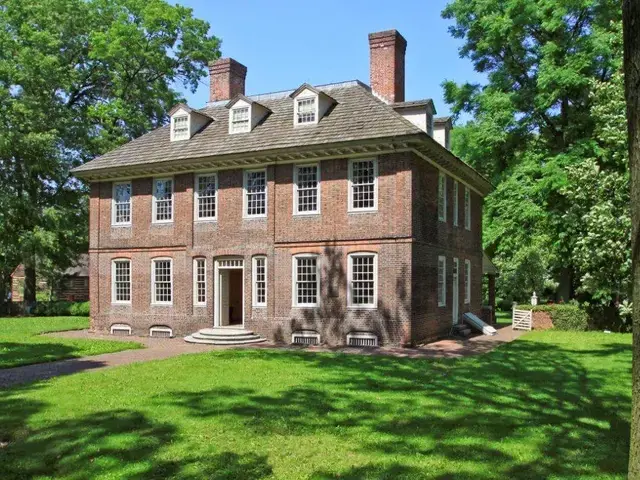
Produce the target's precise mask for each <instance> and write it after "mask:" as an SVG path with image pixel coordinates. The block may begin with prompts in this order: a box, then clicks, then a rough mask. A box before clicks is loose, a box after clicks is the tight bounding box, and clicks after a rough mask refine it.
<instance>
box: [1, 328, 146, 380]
mask: <svg viewBox="0 0 640 480" xmlns="http://www.w3.org/2000/svg"><path fill="white" fill-rule="evenodd" d="M88 327H89V319H88V318H85V317H21V318H0V369H2V368H11V367H17V366H19V365H29V364H32V363H44V362H52V361H54V360H61V359H63V358H76V357H84V356H87V355H99V354H101V353H109V352H119V351H121V350H128V349H131V348H140V347H141V345H140V344H139V343H135V342H118V341H105V340H84V339H71V338H55V337H49V336H41V335H40V334H42V333H46V332H59V331H63V330H81V329H84V328H88Z"/></svg>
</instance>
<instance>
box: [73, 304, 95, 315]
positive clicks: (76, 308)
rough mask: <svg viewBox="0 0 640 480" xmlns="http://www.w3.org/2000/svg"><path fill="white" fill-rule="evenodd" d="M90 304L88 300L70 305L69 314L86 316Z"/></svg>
mask: <svg viewBox="0 0 640 480" xmlns="http://www.w3.org/2000/svg"><path fill="white" fill-rule="evenodd" d="M89 310H90V305H89V302H77V303H74V304H73V305H71V308H70V309H69V311H70V313H71V315H73V316H74V317H88V316H89Z"/></svg>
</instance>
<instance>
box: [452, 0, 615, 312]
mask: <svg viewBox="0 0 640 480" xmlns="http://www.w3.org/2000/svg"><path fill="white" fill-rule="evenodd" d="M443 16H444V17H445V18H448V19H451V20H453V21H454V24H453V26H452V27H451V28H450V31H451V33H452V35H453V36H454V37H456V38H459V39H462V41H463V45H462V47H461V49H460V55H461V56H462V57H464V58H469V59H470V60H471V61H472V63H473V65H474V67H475V69H476V70H477V71H479V72H481V73H484V74H485V75H486V76H487V82H486V83H485V84H469V83H466V84H455V83H453V82H451V81H447V82H445V83H444V84H443V86H444V91H445V99H446V100H447V102H448V103H449V104H451V106H452V110H453V113H454V115H455V116H459V115H461V114H466V115H471V117H472V120H471V121H469V122H468V123H467V124H466V125H464V126H462V127H461V128H459V129H456V130H458V131H457V132H456V133H455V134H454V136H453V142H452V143H453V148H454V151H455V152H456V153H457V154H459V155H460V156H461V157H462V158H463V159H464V160H465V161H467V162H468V163H470V164H471V165H472V166H474V167H475V168H477V169H478V170H479V171H480V172H481V173H483V174H485V175H487V176H488V177H489V178H490V179H491V180H492V181H493V183H494V184H496V185H497V188H496V190H495V191H494V192H493V193H492V194H491V195H490V196H489V197H487V199H486V202H485V207H486V208H485V222H484V225H485V232H484V233H485V248H486V249H487V250H488V251H489V253H490V254H493V255H494V256H495V258H496V263H497V264H499V266H500V264H502V266H503V267H504V266H506V267H507V269H508V270H513V271H516V270H518V269H520V268H521V266H519V265H518V264H517V263H518V261H519V260H518V259H526V258H529V259H531V258H532V257H531V256H530V255H529V254H530V253H531V249H532V248H535V249H537V250H539V252H540V253H541V255H540V260H541V262H542V264H543V265H545V267H546V268H547V275H546V276H547V278H551V277H553V278H556V279H558V280H561V281H562V284H563V290H564V291H566V294H568V295H569V296H574V295H575V294H576V293H580V292H582V293H583V294H585V295H589V297H591V295H592V294H591V293H590V292H591V291H592V290H593V289H594V287H598V288H597V294H601V293H603V292H602V291H601V290H602V289H601V288H600V287H601V286H603V285H604V286H607V288H608V286H610V284H611V283H615V282H613V281H608V280H607V281H608V283H607V282H604V280H605V279H603V278H596V275H595V272H596V271H597V269H598V267H599V266H598V265H597V264H595V263H589V262H580V261H579V260H581V258H582V257H581V256H580V251H579V249H578V248H577V247H580V248H582V249H583V251H584V250H585V249H586V248H592V247H593V246H594V245H595V246H599V248H600V249H601V250H602V249H605V248H606V245H607V240H608V239H602V238H595V237H592V238H590V241H591V243H589V244H584V245H580V244H579V243H578V238H579V237H578V236H579V235H580V234H581V233H583V232H584V231H586V230H587V226H586V225H582V226H581V229H573V228H571V225H569V222H568V221H567V219H566V217H565V215H566V212H567V211H568V210H571V209H572V207H573V204H572V202H573V201H575V198H572V197H571V194H573V193H574V192H575V188H573V187H574V185H572V184H573V182H576V181H579V180H580V179H583V178H584V177H585V175H583V174H584V172H585V171H586V170H584V169H583V170H582V173H579V172H577V171H575V170H572V168H573V167H574V166H575V165H577V164H580V163H581V162H582V161H583V160H585V159H586V158H591V159H598V161H600V160H601V159H602V158H603V157H604V156H605V153H603V152H601V151H598V149H600V148H601V146H600V145H599V144H598V142H596V141H594V138H595V136H596V133H595V132H596V129H597V125H596V123H597V122H596V117H595V115H594V112H593V108H594V104H595V99H594V95H593V92H594V90H595V89H596V88H597V85H598V82H600V83H601V84H608V83H610V82H611V81H612V79H613V78H614V76H615V75H616V74H617V73H618V71H619V67H620V57H621V52H620V49H619V48H616V43H615V41H612V38H615V37H616V36H619V35H620V31H619V28H618V25H619V24H620V20H621V9H620V4H619V2H618V1H616V0H572V1H560V0H533V1H532V0H482V1H480V0H453V1H452V2H451V3H450V4H449V5H448V6H447V7H446V9H445V10H444V12H443ZM606 94H607V91H606V89H605V88H601V90H600V92H599V93H598V95H602V96H603V97H604V96H605V95H606ZM607 154H608V153H607ZM585 168H586V167H585ZM607 173H608V172H607ZM622 184H623V182H619V183H618V184H616V185H618V186H619V187H620V188H622V187H621V186H620V185H622ZM616 209H619V202H618V203H616V204H615V205H614V206H612V207H611V208H610V211H609V212H604V211H601V212H599V213H598V212H596V211H595V210H594V211H591V210H590V213H591V214H592V218H591V220H590V222H591V224H590V225H591V226H590V227H589V228H590V229H591V231H594V230H593V229H594V228H596V225H595V224H596V223H597V221H598V219H599V218H600V215H601V214H602V215H604V214H608V213H610V212H611V211H616ZM574 213H575V214H576V215H577V213H578V212H577V211H575V212H574ZM598 253H600V250H598ZM621 274H622V275H624V271H622V272H621ZM594 278H596V280H597V281H598V282H591V283H592V284H590V285H589V286H588V287H587V289H585V288H584V284H585V283H587V281H591V280H592V279H594ZM607 278H610V275H609V277H607ZM618 283H619V284H620V285H622V284H623V283H624V282H618ZM501 285H506V283H505V282H501ZM499 293H501V294H505V293H506V292H504V291H502V292H499ZM528 295H530V292H528V293H527V297H528ZM607 296H611V297H613V296H615V295H609V294H608V293H604V294H602V298H605V297H607ZM563 297H565V299H566V295H563Z"/></svg>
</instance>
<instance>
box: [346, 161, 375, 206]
mask: <svg viewBox="0 0 640 480" xmlns="http://www.w3.org/2000/svg"><path fill="white" fill-rule="evenodd" d="M375 180H376V177H375V162H374V160H363V161H354V162H352V164H351V188H352V198H351V202H352V204H351V207H352V208H353V209H355V210H357V209H369V208H375V205H376V203H375V193H376V192H375Z"/></svg>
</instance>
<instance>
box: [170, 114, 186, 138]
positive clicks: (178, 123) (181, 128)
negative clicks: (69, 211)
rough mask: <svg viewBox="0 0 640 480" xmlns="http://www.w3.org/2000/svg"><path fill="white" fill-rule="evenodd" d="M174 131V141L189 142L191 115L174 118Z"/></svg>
mask: <svg viewBox="0 0 640 480" xmlns="http://www.w3.org/2000/svg"><path fill="white" fill-rule="evenodd" d="M172 129H173V139H174V140H187V139H188V138H189V115H176V116H175V117H173V119H172Z"/></svg>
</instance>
